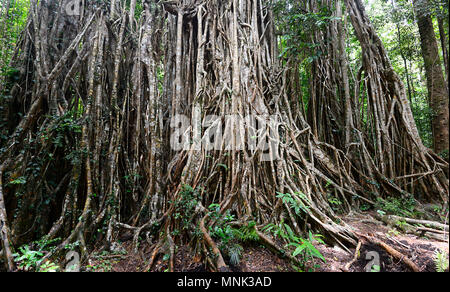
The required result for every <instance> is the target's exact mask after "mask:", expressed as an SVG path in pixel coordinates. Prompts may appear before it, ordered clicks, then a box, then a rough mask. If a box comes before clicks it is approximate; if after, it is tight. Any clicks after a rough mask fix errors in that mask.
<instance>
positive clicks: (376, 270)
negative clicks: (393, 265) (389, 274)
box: [370, 265, 381, 273]
mask: <svg viewBox="0 0 450 292" xmlns="http://www.w3.org/2000/svg"><path fill="white" fill-rule="evenodd" d="M380 271H381V267H380V266H379V265H373V266H372V268H371V269H370V272H372V273H379V272H380Z"/></svg>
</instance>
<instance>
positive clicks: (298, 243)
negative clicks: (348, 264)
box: [263, 221, 325, 265]
mask: <svg viewBox="0 0 450 292" xmlns="http://www.w3.org/2000/svg"><path fill="white" fill-rule="evenodd" d="M263 231H264V232H271V233H273V234H274V236H275V237H279V238H281V239H283V240H284V241H285V242H287V244H286V246H285V248H288V247H293V248H294V250H293V252H292V256H293V257H296V256H299V255H300V256H301V258H302V260H303V265H306V263H308V262H311V261H312V262H313V264H314V259H320V260H322V261H325V258H324V257H323V255H322V254H321V253H320V251H319V250H318V249H317V248H316V247H315V246H314V242H317V243H321V244H324V242H323V240H322V235H320V234H313V233H312V232H311V231H309V233H308V238H307V239H304V238H301V237H299V236H297V235H296V234H295V233H294V231H293V230H292V228H291V227H290V226H289V225H287V224H285V223H284V221H282V222H280V223H279V224H273V223H271V224H268V225H267V226H266V227H264V228H263Z"/></svg>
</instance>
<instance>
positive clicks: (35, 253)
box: [13, 238, 61, 272]
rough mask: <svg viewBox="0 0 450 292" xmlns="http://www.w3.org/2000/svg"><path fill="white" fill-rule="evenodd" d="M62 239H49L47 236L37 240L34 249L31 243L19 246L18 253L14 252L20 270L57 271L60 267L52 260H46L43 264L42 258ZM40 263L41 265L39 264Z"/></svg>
mask: <svg viewBox="0 0 450 292" xmlns="http://www.w3.org/2000/svg"><path fill="white" fill-rule="evenodd" d="M60 240H61V239H59V238H57V239H53V240H47V239H45V238H43V239H41V240H39V241H35V242H34V243H33V244H32V246H35V248H34V249H32V248H31V247H30V246H29V245H24V246H21V247H20V248H19V251H18V252H17V253H14V254H13V256H14V261H15V262H16V264H17V266H18V268H19V270H22V271H26V272H29V271H36V272H57V271H58V270H59V269H60V267H59V266H58V265H56V264H55V263H53V262H51V261H46V262H45V263H42V265H40V264H41V261H42V258H43V257H44V256H45V253H46V252H48V251H51V250H52V249H54V246H52V245H54V244H55V243H56V242H58V241H60ZM39 265H40V266H39Z"/></svg>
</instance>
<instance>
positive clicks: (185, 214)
mask: <svg viewBox="0 0 450 292" xmlns="http://www.w3.org/2000/svg"><path fill="white" fill-rule="evenodd" d="M180 195H181V198H180V200H177V201H175V202H174V204H175V212H174V215H173V216H174V218H175V219H180V221H181V228H182V230H187V229H189V228H190V227H191V224H192V217H193V216H194V213H195V208H196V207H197V205H198V203H199V200H200V189H193V188H192V187H191V186H189V185H183V186H182V188H181V194H180Z"/></svg>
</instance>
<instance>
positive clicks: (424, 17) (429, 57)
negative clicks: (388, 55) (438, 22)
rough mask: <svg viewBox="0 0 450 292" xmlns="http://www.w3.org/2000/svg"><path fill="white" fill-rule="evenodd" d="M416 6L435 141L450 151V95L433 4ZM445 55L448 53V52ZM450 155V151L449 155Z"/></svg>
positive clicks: (420, 0) (436, 147)
mask: <svg viewBox="0 0 450 292" xmlns="http://www.w3.org/2000/svg"><path fill="white" fill-rule="evenodd" d="M414 7H415V11H416V14H417V21H418V26H419V32H420V38H421V46H422V55H423V59H424V62H425V70H426V77H427V87H428V94H429V100H430V104H431V108H432V110H433V119H432V124H433V142H434V150H435V151H436V152H437V153H441V152H446V153H448V149H449V148H448V147H449V95H448V85H447V83H446V81H445V78H444V73H443V70H442V63H441V58H440V55H439V49H438V43H437V40H436V35H435V30H434V26H433V21H432V18H431V12H430V9H429V3H428V1H427V0H415V1H414ZM443 48H445V45H444V46H443ZM444 58H445V54H444ZM447 155H448V154H447Z"/></svg>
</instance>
